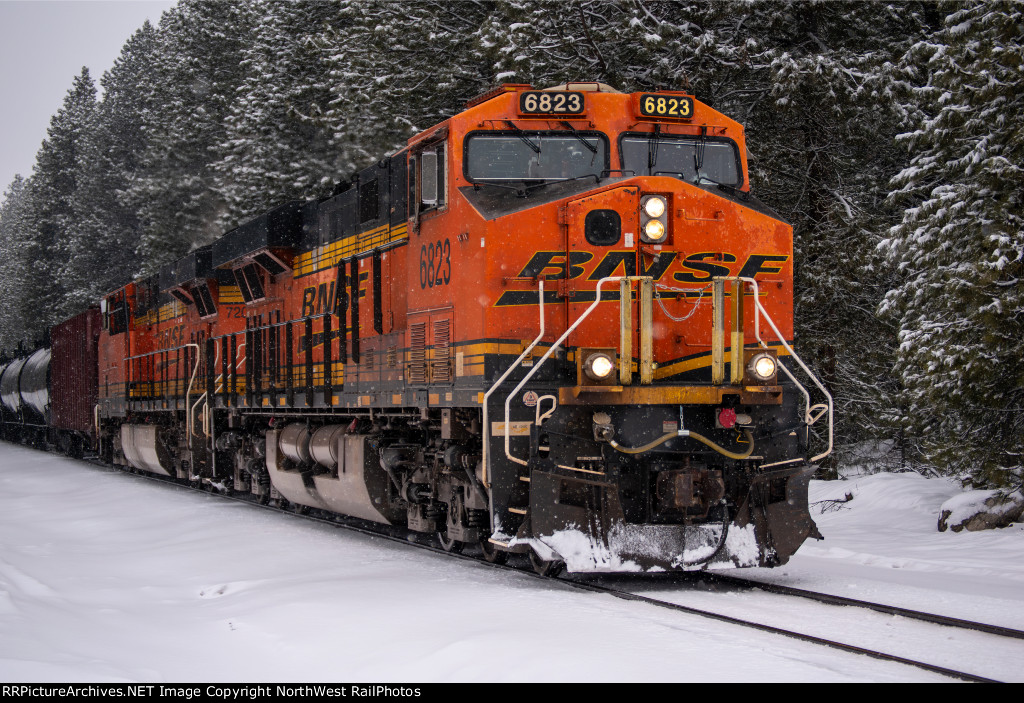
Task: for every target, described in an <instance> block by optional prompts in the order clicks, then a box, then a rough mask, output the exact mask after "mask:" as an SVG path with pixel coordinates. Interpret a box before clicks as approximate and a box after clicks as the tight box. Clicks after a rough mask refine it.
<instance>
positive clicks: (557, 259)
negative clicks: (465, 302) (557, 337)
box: [495, 251, 789, 307]
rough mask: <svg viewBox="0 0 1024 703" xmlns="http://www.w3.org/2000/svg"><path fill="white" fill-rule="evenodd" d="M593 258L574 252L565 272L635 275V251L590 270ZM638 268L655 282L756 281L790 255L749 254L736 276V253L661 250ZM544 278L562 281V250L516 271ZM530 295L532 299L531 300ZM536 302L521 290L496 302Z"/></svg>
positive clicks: (614, 254) (612, 254)
mask: <svg viewBox="0 0 1024 703" xmlns="http://www.w3.org/2000/svg"><path fill="white" fill-rule="evenodd" d="M593 258H594V256H593V254H592V253H591V252H588V251H574V252H570V254H569V263H568V269H569V271H568V273H569V276H568V277H569V278H570V279H576V278H582V277H584V276H585V277H586V280H588V281H598V280H600V279H602V278H606V277H608V276H635V275H636V270H637V255H636V252H634V251H609V252H607V253H605V254H604V256H602V257H601V258H600V259H599V260H598V261H597V263H596V264H594V265H593V267H592V268H591V267H590V266H587V264H589V263H590V262H591V260H592V259H593ZM639 258H640V262H641V263H640V268H641V270H642V271H643V274H642V275H644V276H650V277H651V278H653V279H654V280H656V281H660V280H662V279H663V278H664V277H665V276H667V275H669V271H670V270H671V269H675V271H673V272H672V273H671V278H672V280H674V281H677V282H679V283H700V284H705V285H706V284H708V283H710V282H711V279H713V278H714V277H716V276H733V275H740V276H744V277H747V278H755V277H757V276H763V275H764V274H778V273H781V272H782V268H783V264H784V263H785V262H786V261H788V260H789V256H787V255H781V254H751V255H750V256H748V257H747V260H746V261H745V262H744V264H743V266H742V267H740V268H739V273H738V274H736V273H735V269H736V266H735V264H736V263H737V261H738V259H737V258H736V255H735V254H730V253H728V252H715V251H702V252H697V253H696V254H689V255H687V256H685V258H683V255H682V254H681V253H680V252H675V251H664V252H661V253H660V254H659V255H658V256H657V257H655V258H651V257H649V256H641V257H639ZM542 275H543V276H546V277H547V278H549V279H561V278H565V277H566V256H565V252H561V251H538V252H536V253H535V254H534V255H533V256H532V257H531V258H530V261H529V262H528V263H527V264H526V266H524V267H523V269H522V271H520V272H519V277H521V278H536V277H539V276H542ZM615 295H617V294H615V293H614V292H610V293H609V294H608V298H607V299H608V300H613V299H615V297H614V296H615ZM531 296H532V297H531ZM546 300H547V301H548V302H550V303H554V302H556V301H557V300H559V298H558V294H557V293H556V292H555V291H547V293H546ZM535 303H536V294H535V293H528V292H524V291H505V292H504V293H503V294H502V295H501V297H500V298H499V299H498V302H497V303H495V305H496V306H497V307H505V306H509V305H533V304H535Z"/></svg>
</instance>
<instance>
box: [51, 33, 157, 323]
mask: <svg viewBox="0 0 1024 703" xmlns="http://www.w3.org/2000/svg"><path fill="white" fill-rule="evenodd" d="M155 45H156V29H155V28H154V27H153V26H152V25H151V24H149V23H148V22H146V23H145V24H144V25H143V26H142V28H140V29H139V30H138V31H137V32H136V33H135V34H134V35H133V36H132V37H131V38H130V39H129V40H128V42H127V43H126V44H125V46H124V48H123V49H122V50H121V55H120V57H119V58H118V59H117V60H116V61H115V62H114V65H113V67H112V68H111V69H110V70H109V71H108V72H107V73H106V74H104V76H103V79H102V81H101V84H102V86H103V99H102V101H101V102H100V105H99V107H98V110H97V114H96V120H95V124H94V126H93V128H92V129H91V130H90V132H89V133H88V134H87V138H86V140H85V145H84V153H85V154H86V158H85V159H84V163H83V170H82V176H81V179H80V184H79V187H78V189H77V190H76V193H75V199H74V212H75V218H76V220H77V223H78V228H79V235H80V236H79V237H78V238H77V239H76V240H75V241H74V242H73V243H72V247H71V256H70V257H69V260H68V262H67V271H66V280H67V284H68V298H69V305H70V306H72V308H73V309H75V310H78V309H82V308H84V307H86V306H88V305H89V304H93V303H95V301H96V300H98V299H99V298H100V297H101V296H102V295H103V294H104V293H106V292H109V291H110V290H112V289H113V288H115V287H116V286H117V285H120V284H121V283H123V282H125V281H127V280H131V279H132V278H133V277H135V276H136V275H137V274H138V273H139V267H140V260H139V255H138V252H137V251H136V248H135V245H136V242H137V240H138V239H139V236H140V232H141V227H140V223H139V218H138V216H137V215H136V213H135V211H134V209H133V208H131V207H130V206H129V204H128V203H127V202H126V200H127V198H126V191H127V189H128V186H129V183H130V181H131V179H132V178H133V177H134V175H135V173H136V171H137V169H138V161H139V157H140V155H141V154H142V152H143V150H144V148H145V144H146V142H145V136H144V134H143V130H142V120H143V116H144V115H145V114H146V113H147V111H148V110H149V109H150V108H151V105H150V104H149V103H147V102H146V101H145V97H146V90H145V86H147V85H148V83H149V81H150V74H151V71H152V69H153V52H154V49H155ZM111 252H118V255H117V256H111Z"/></svg>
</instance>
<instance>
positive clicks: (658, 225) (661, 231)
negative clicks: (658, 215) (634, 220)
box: [644, 220, 665, 241]
mask: <svg viewBox="0 0 1024 703" xmlns="http://www.w3.org/2000/svg"><path fill="white" fill-rule="evenodd" d="M644 235H645V236H646V237H647V238H648V239H650V240H652V241H658V240H659V239H662V238H663V237H664V236H665V223H663V222H662V221H661V220H651V221H650V222H648V223H647V224H646V225H644Z"/></svg>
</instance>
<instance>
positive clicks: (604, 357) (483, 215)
mask: <svg viewBox="0 0 1024 703" xmlns="http://www.w3.org/2000/svg"><path fill="white" fill-rule="evenodd" d="M793 265H794V262H793V248H792V229H791V227H790V226H789V225H787V224H786V223H785V222H783V221H782V219H781V218H780V217H779V216H778V215H777V214H776V213H775V212H773V211H772V210H771V209H770V208H768V207H767V206H766V205H764V204H763V203H762V202H760V201H759V200H758V199H757V198H755V197H754V196H753V195H752V194H751V192H750V186H749V178H748V174H747V151H746V144H745V139H744V132H743V127H742V126H741V125H740V124H738V123H737V122H735V121H733V120H731V119H729V118H728V117H726V116H725V115H723V114H721V113H719V112H717V111H715V110H713V109H712V108H710V107H709V106H707V105H706V104H704V103H702V102H700V101H699V100H697V99H696V98H695V97H694V96H692V95H689V94H687V93H684V92H679V91H654V92H649V93H633V94H626V93H621V92H619V91H617V90H614V89H613V88H611V87H609V86H607V85H604V84H600V83H574V84H566V85H560V86H556V87H553V88H547V89H543V90H538V89H535V88H533V87H532V86H529V85H518V84H516V85H510V84H506V85H503V86H501V87H500V88H497V89H495V90H493V91H491V92H489V93H487V94H484V95H481V96H479V97H478V98H476V99H474V100H472V101H470V102H469V103H468V104H467V106H466V109H465V110H464V111H463V112H460V113H459V114H457V115H454V116H452V117H451V118H449V119H448V120H446V121H444V122H442V123H440V124H437V125H435V126H433V127H431V128H430V129H427V130H425V131H423V132H421V133H420V134H418V135H417V136H415V137H414V138H412V139H410V140H409V142H408V144H407V145H406V146H405V147H404V148H402V149H401V150H400V151H398V152H397V153H395V154H393V155H391V156H389V157H387V158H384V159H382V160H381V161H379V162H378V163H376V164H374V165H373V166H371V167H369V168H366V169H364V170H362V171H360V172H359V173H357V174H355V175H354V176H353V177H351V178H350V179H348V180H346V181H344V182H343V183H341V184H340V185H339V186H338V188H337V189H336V190H335V192H334V194H333V195H331V196H330V197H328V198H324V199H321V200H318V201H308V202H298V201H296V202H289V203H285V204H282V205H280V206H279V207H276V208H275V209H273V210H271V211H269V212H267V213H264V214H263V215H261V216H259V217H257V218H255V219H253V220H252V221H249V222H246V223H244V224H242V225H240V226H239V227H237V228H236V229H234V230H232V231H230V232H228V233H226V234H225V235H224V236H223V237H222V238H220V239H219V240H217V241H215V242H214V243H213V244H212V245H210V246H207V247H203V248H201V249H198V250H196V251H193V252H191V253H190V254H189V255H188V256H186V257H184V258H182V259H181V260H179V261H177V262H174V263H172V264H169V265H167V266H165V267H164V268H163V269H162V270H161V271H160V273H159V275H156V276H153V277H150V278H146V279H142V280H137V281H133V282H131V283H129V284H127V285H125V286H123V287H121V288H119V289H117V290H115V291H112V292H111V293H110V294H108V295H107V296H105V297H104V299H103V301H102V303H101V306H100V312H99V313H98V314H99V315H100V318H101V324H100V327H101V329H100V330H99V333H98V334H99V338H98V347H97V349H98V351H97V359H96V369H97V374H96V380H95V389H96V399H95V405H94V413H93V418H92V420H93V422H92V426H91V428H90V433H91V438H92V440H93V441H94V442H95V446H96V448H97V450H98V451H99V452H100V454H101V455H102V456H103V457H105V458H106V459H107V460H109V461H112V462H113V463H115V464H121V465H125V466H130V467H133V468H134V469H136V470H142V471H147V472H153V473H157V474H163V475H166V476H170V477H175V478H177V479H181V480H187V481H192V482H196V483H203V484H207V485H210V486H215V487H218V488H219V489H221V490H230V491H236V492H244V493H247V494H250V495H252V496H253V497H254V498H255V499H258V500H260V501H263V502H273V503H275V504H278V505H281V506H286V505H290V506H296V507H297V508H298V509H300V510H307V509H316V510H321V511H327V512H330V513H338V514H344V515H348V516H352V517H355V518H360V519H363V520H368V521H373V522H377V523H385V524H391V525H402V526H405V527H407V528H408V529H409V530H412V531H416V532H422V533H430V534H436V536H437V539H438V540H439V541H440V544H441V545H442V546H443V547H444V548H445V549H448V550H461V549H463V548H465V547H466V546H467V545H473V546H474V548H477V547H479V549H481V550H482V553H483V555H484V557H485V558H487V559H489V560H502V559H504V558H505V557H506V556H507V555H508V554H509V553H527V554H529V555H530V558H531V560H532V561H533V564H534V567H535V568H536V569H537V570H538V571H539V572H541V573H546V574H547V573H554V572H555V571H557V570H558V569H561V568H563V567H565V568H568V569H569V570H570V571H573V572H616V571H667V570H686V569H698V568H708V567H713V568H716V567H726V566H755V565H762V566H772V565H778V564H783V563H785V562H786V561H787V560H788V559H789V557H790V556H791V555H792V554H793V553H794V552H795V551H796V550H797V548H798V547H799V546H800V545H801V543H802V542H803V541H804V540H805V539H807V538H808V537H819V536H820V535H818V533H817V529H816V527H815V525H814V522H813V520H812V519H811V516H810V514H809V512H808V507H807V484H808V481H809V479H810V476H811V474H812V473H813V471H814V469H815V462H817V461H818V460H820V459H821V458H822V457H824V456H825V455H827V454H828V453H829V452H830V451H831V444H832V400H831V397H830V396H829V395H828V392H827V390H826V389H825V387H824V386H823V385H822V384H821V383H820V382H819V381H818V380H817V378H815V377H814V375H813V374H812V373H811V371H810V370H809V369H808V368H807V367H806V366H805V365H804V364H803V363H802V362H801V361H800V359H799V357H798V355H797V354H796V352H795V350H794V348H793V345H792V341H793ZM4 379H6V374H5V375H4V376H3V377H0V386H2V385H3V383H4ZM4 398H5V404H6V395H5V396H4ZM816 400H819V401H820V402H815V401H816Z"/></svg>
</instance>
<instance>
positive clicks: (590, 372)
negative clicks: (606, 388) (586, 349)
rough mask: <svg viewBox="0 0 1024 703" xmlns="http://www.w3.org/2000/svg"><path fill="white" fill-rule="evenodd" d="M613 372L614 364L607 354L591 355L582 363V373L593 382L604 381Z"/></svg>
mask: <svg viewBox="0 0 1024 703" xmlns="http://www.w3.org/2000/svg"><path fill="white" fill-rule="evenodd" d="M614 370H615V362H614V361H612V358H611V357H610V356H608V355H607V354H591V355H590V356H588V357H587V360H586V361H585V362H583V371H584V373H586V374H587V376H589V377H590V378H591V379H593V380H594V381H604V380H605V379H606V378H608V377H609V376H610V375H611V373H612V371H614Z"/></svg>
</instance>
